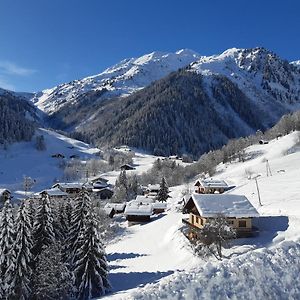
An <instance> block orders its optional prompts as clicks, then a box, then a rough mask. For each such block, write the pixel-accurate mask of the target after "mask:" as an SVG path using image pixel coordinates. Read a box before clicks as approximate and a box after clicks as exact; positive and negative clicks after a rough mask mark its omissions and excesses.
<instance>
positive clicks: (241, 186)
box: [105, 132, 300, 299]
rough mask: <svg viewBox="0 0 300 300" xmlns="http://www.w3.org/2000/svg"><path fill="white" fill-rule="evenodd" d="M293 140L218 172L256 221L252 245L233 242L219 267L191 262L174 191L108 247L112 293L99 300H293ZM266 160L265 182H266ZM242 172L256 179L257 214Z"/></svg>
mask: <svg viewBox="0 0 300 300" xmlns="http://www.w3.org/2000/svg"><path fill="white" fill-rule="evenodd" d="M298 136H299V135H298V133H296V132H295V133H292V134H290V135H288V136H285V137H282V138H280V139H278V140H274V141H271V142H270V143H269V144H266V145H254V146H251V147H249V148H248V149H247V153H248V154H249V156H252V159H249V160H247V161H246V162H244V163H238V162H236V163H232V164H226V165H220V166H219V168H218V175H217V176H218V177H219V178H223V179H226V180H228V181H229V182H230V183H232V184H234V185H235V186H236V188H234V189H233V190H231V191H230V193H234V194H244V195H246V196H247V197H248V199H249V200H250V201H251V203H252V204H253V205H254V206H255V207H256V208H257V210H258V211H259V213H260V214H261V216H262V217H261V218H259V219H256V220H254V222H255V224H256V225H257V226H258V227H259V229H260V235H259V236H258V237H256V238H249V239H238V240H236V241H234V242H233V245H232V247H231V248H230V249H226V250H225V251H224V254H225V259H223V261H222V262H219V261H216V260H214V259H210V260H209V261H204V260H202V259H201V258H198V257H195V256H194V255H193V252H192V249H191V247H190V245H189V242H188V241H187V239H186V238H185V237H184V236H183V234H182V233H181V231H180V228H181V227H182V226H183V225H182V223H181V219H182V214H181V213H180V212H178V211H176V209H175V207H176V203H177V202H178V201H179V200H180V199H181V191H182V189H183V186H178V187H174V188H172V193H171V196H172V198H170V199H169V203H168V207H169V208H168V211H167V212H166V213H164V214H161V215H159V216H156V217H153V219H152V221H151V222H150V223H147V224H144V225H133V226H130V227H128V228H127V231H126V234H125V235H124V236H123V237H122V238H121V239H119V240H118V241H117V242H116V243H113V244H109V245H108V246H107V248H106V251H107V254H108V260H109V263H110V266H111V272H110V280H111V283H112V285H113V291H112V294H109V295H107V296H106V297H105V298H108V299H162V298H164V299H228V298H233V299H239V298H246V299H249V298H253V297H255V298H257V299H288V298H289V299H296V298H297V299H299V296H300V282H299V280H298V279H297V278H298V274H299V272H300V255H299V254H300V244H299V240H300V230H299V225H300V182H299V180H300V168H299V166H300V165H299V162H300V151H299V148H298V147H297V146H296V147H295V144H297V143H299V139H298ZM289 153H290V154H289ZM142 159H143V158H141V160H142ZM147 159H148V160H149V162H150V161H151V160H150V159H149V158H147ZM266 159H267V160H268V162H269V166H270V169H271V172H272V176H267V174H266V166H267V163H266ZM146 165H147V164H146ZM146 165H145V167H144V168H145V169H146V168H147V167H146ZM245 169H246V170H247V171H248V173H249V172H250V173H251V172H252V173H253V174H252V177H253V176H254V175H257V174H260V177H258V185H259V189H260V193H261V201H262V204H263V205H262V206H260V205H259V203H258V195H257V190H256V185H255V181H254V180H253V179H248V178H247V176H246V173H245Z"/></svg>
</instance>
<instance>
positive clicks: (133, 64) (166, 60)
mask: <svg viewBox="0 0 300 300" xmlns="http://www.w3.org/2000/svg"><path fill="white" fill-rule="evenodd" d="M199 58H200V55H199V54H198V53H196V52H195V51H192V50H189V49H182V50H179V51H177V52H175V53H166V52H152V53H150V54H146V55H143V56H141V57H139V58H130V59H125V60H123V61H121V62H120V63H118V64H116V65H114V66H112V67H111V68H108V69H106V70H105V71H104V72H102V73H100V74H98V75H94V76H90V77H87V78H83V79H81V80H74V81H72V82H69V83H64V84H61V85H59V86H57V87H54V88H52V89H47V90H44V91H42V92H39V93H37V94H35V95H34V97H33V98H32V101H33V102H34V103H35V105H36V106H37V107H38V108H39V109H41V110H42V111H44V112H46V113H48V114H52V113H54V112H56V111H58V110H59V109H61V108H62V107H64V106H65V105H70V104H75V103H77V102H78V101H80V99H82V98H78V97H79V96H80V95H82V94H85V93H87V92H92V91H94V92H97V95H98V98H101V99H103V98H111V97H114V96H127V95H130V94H132V93H133V92H136V91H138V90H140V89H142V88H144V87H145V86H148V85H149V84H150V83H152V82H153V81H155V80H158V79H160V78H163V77H164V76H166V75H168V74H169V73H171V72H172V71H176V70H178V69H180V68H183V67H185V66H187V65H189V64H190V63H191V62H194V61H196V60H197V59H199Z"/></svg>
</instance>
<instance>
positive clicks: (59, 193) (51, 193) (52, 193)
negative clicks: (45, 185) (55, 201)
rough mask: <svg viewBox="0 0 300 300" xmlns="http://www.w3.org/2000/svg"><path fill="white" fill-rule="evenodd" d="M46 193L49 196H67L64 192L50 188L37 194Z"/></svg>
mask: <svg viewBox="0 0 300 300" xmlns="http://www.w3.org/2000/svg"><path fill="white" fill-rule="evenodd" d="M42 193H47V194H48V195H49V196H68V195H69V194H68V193H66V192H63V191H62V190H60V189H59V188H52V189H48V190H43V191H41V192H40V193H39V194H42Z"/></svg>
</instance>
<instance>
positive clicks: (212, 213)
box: [183, 194, 259, 239]
mask: <svg viewBox="0 0 300 300" xmlns="http://www.w3.org/2000/svg"><path fill="white" fill-rule="evenodd" d="M184 210H185V211H186V212H188V213H189V218H188V219H183V223H185V224H187V225H188V227H189V231H188V237H189V238H190V239H197V238H198V237H199V235H200V234H201V229H202V228H203V227H204V226H205V224H206V223H208V222H210V220H212V219H214V218H216V217H217V216H218V215H220V214H221V215H223V216H224V217H225V218H226V219H227V223H228V225H230V226H232V228H234V229H235V231H236V233H237V237H249V236H253V235H255V234H257V232H258V231H257V228H255V227H253V226H252V218H257V217H259V214H258V212H257V210H256V209H255V208H254V207H253V206H252V204H251V203H250V202H249V200H248V199H247V198H246V197H245V196H242V195H231V194H224V195H220V194H193V195H191V196H190V197H189V200H188V201H187V202H186V204H185V206H184Z"/></svg>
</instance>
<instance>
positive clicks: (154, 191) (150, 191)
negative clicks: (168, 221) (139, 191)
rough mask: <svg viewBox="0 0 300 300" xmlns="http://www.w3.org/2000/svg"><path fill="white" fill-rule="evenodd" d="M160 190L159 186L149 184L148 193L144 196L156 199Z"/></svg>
mask: <svg viewBox="0 0 300 300" xmlns="http://www.w3.org/2000/svg"><path fill="white" fill-rule="evenodd" d="M159 190H160V185H159V184H148V186H147V188H146V191H145V192H144V195H147V196H149V197H156V196H157V194H158V192H159Z"/></svg>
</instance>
